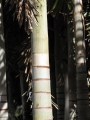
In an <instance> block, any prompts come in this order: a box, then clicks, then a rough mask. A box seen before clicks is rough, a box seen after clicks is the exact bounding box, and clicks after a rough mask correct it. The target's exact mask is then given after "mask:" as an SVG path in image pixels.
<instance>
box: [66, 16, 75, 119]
mask: <svg viewBox="0 0 90 120" xmlns="http://www.w3.org/2000/svg"><path fill="white" fill-rule="evenodd" d="M72 21H73V15H69V16H68V27H67V32H68V80H69V111H70V120H72V119H74V117H75V116H76V115H75V114H74V113H73V110H74V111H75V107H74V105H76V62H75V38H74V30H73V29H74V28H73V22H72Z"/></svg>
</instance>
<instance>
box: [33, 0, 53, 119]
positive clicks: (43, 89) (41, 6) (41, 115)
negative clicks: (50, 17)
mask: <svg viewBox="0 0 90 120" xmlns="http://www.w3.org/2000/svg"><path fill="white" fill-rule="evenodd" d="M34 2H35V6H37V10H38V11H39V13H40V15H39V16H37V19H38V21H39V22H38V26H36V25H35V24H34V23H33V33H32V80H33V120H49V119H50V120H52V106H51V90H50V70H49V51H48V31H47V6H46V4H47V3H46V0H41V1H40V3H39V2H37V0H34Z"/></svg>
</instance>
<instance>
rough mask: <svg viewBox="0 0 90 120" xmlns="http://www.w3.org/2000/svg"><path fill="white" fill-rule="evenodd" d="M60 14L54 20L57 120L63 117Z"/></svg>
mask: <svg viewBox="0 0 90 120" xmlns="http://www.w3.org/2000/svg"><path fill="white" fill-rule="evenodd" d="M61 23H62V16H59V17H58V18H57V19H55V21H54V29H55V77H56V97H57V104H58V107H59V110H57V120H60V119H64V103H65V99H64V79H63V77H62V76H63V61H62V58H63V53H62V38H61V35H60V31H61V29H62V26H61Z"/></svg>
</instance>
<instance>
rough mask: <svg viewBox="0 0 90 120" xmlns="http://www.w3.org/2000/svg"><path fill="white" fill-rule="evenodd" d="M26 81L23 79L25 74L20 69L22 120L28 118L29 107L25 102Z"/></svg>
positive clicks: (27, 119)
mask: <svg viewBox="0 0 90 120" xmlns="http://www.w3.org/2000/svg"><path fill="white" fill-rule="evenodd" d="M26 88H27V87H26V81H25V74H24V72H23V71H21V70H20V89H21V99H22V115H23V120H29V119H30V107H29V105H28V102H27V95H26V94H25V92H26V90H27V89H26Z"/></svg>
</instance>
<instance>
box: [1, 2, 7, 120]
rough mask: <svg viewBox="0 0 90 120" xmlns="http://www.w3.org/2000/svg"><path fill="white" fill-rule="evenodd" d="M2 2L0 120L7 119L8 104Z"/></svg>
mask: <svg viewBox="0 0 90 120" xmlns="http://www.w3.org/2000/svg"><path fill="white" fill-rule="evenodd" d="M2 17H3V13H2V0H0V120H7V119H8V111H7V110H8V103H7V92H6V58H5V41H4V30H3V18H2Z"/></svg>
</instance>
